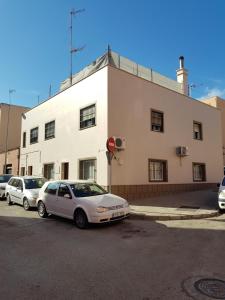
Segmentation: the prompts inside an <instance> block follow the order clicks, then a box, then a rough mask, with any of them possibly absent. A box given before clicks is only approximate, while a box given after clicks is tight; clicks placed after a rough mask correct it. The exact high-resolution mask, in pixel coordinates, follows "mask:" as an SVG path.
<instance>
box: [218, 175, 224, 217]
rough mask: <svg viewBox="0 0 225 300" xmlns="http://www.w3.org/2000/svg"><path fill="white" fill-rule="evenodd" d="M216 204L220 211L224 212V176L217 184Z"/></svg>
mask: <svg viewBox="0 0 225 300" xmlns="http://www.w3.org/2000/svg"><path fill="white" fill-rule="evenodd" d="M218 205H219V210H220V212H225V177H224V178H223V180H222V181H221V183H220V184H219V191H218Z"/></svg>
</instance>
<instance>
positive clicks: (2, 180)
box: [0, 175, 12, 183]
mask: <svg viewBox="0 0 225 300" xmlns="http://www.w3.org/2000/svg"><path fill="white" fill-rule="evenodd" d="M11 177H12V175H0V183H5V182H8V181H9V179H10V178H11Z"/></svg>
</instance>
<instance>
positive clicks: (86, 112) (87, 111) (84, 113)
mask: <svg viewBox="0 0 225 300" xmlns="http://www.w3.org/2000/svg"><path fill="white" fill-rule="evenodd" d="M95 115H96V109H95V104H93V105H90V106H88V107H85V108H82V109H81V110H80V129H84V128H88V127H92V126H95Z"/></svg>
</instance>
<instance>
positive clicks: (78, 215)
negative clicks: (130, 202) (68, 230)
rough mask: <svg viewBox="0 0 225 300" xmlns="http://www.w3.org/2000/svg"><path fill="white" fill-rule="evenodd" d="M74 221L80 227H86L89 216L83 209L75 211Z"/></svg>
mask: <svg viewBox="0 0 225 300" xmlns="http://www.w3.org/2000/svg"><path fill="white" fill-rule="evenodd" d="M74 222H75V224H76V226H77V227H78V228H79V229H86V228H87V227H88V218H87V216H86V214H85V212H84V211H83V210H82V209H77V210H76V211H75V213H74Z"/></svg>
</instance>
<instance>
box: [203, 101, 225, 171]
mask: <svg viewBox="0 0 225 300" xmlns="http://www.w3.org/2000/svg"><path fill="white" fill-rule="evenodd" d="M201 101H202V102H203V103H205V104H208V105H210V106H213V107H216V108H218V109H219V110H220V112H221V117H222V141H223V162H224V166H225V100H224V99H222V98H220V97H217V96H215V97H210V98H207V99H203V100H201Z"/></svg>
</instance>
